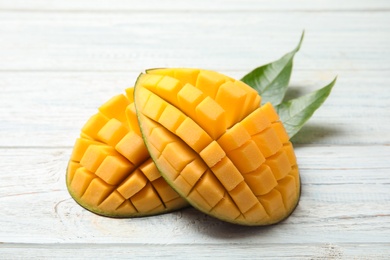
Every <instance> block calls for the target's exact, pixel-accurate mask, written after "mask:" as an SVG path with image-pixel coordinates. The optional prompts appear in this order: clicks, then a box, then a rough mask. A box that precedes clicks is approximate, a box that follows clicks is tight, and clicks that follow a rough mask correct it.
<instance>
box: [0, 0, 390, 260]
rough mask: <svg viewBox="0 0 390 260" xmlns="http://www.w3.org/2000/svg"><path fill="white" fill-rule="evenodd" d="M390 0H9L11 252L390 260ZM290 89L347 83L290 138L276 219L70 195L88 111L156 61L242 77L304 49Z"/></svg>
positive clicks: (3, 174)
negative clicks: (296, 191) (103, 209)
mask: <svg viewBox="0 0 390 260" xmlns="http://www.w3.org/2000/svg"><path fill="white" fill-rule="evenodd" d="M389 12H390V2H389V1H385V0H373V1H364V0H357V1H352V0H348V1H336V0H319V1H308V0H300V1H287V0H277V1H271V2H270V1H265V0H259V1H257V0H242V1H238V0H227V1H222V0H216V1H206V0H197V1H195V0H189V1H175V0H167V1H157V0H145V1H125V0H116V1H111V0H98V1H90V0H77V1H76V0H69V1H49V0H36V1H25V0H13V1H7V0H0V25H1V26H0V35H1V37H0V169H1V171H0V209H1V210H0V258H1V259H28V258H37V259H56V258H60V259H70V258H72V259H86V258H91V259H107V258H115V259H124V258H126V259H128V258H137V259H138V258H141V257H147V258H152V259H155V258H157V257H164V258H175V259H199V258H212V259H215V258H224V259H225V258H226V257H231V258H239V259H257V258H261V259H268V258H270V259H284V258H287V259H389V258H390V161H389V159H388V158H390V101H389V100H390V92H389V91H388V87H389V85H390V79H389V77H388V75H389V72H390V48H389V46H390V15H389ZM303 29H305V32H306V36H305V40H304V43H303V45H302V48H301V50H300V51H299V53H298V54H297V55H296V58H295V62H294V71H293V76H292V78H291V82H290V85H291V89H290V91H289V92H288V95H287V96H288V97H297V96H300V95H303V94H305V93H308V92H310V91H313V90H314V89H317V88H319V87H321V86H324V85H326V84H327V83H329V82H330V81H331V80H332V79H333V78H334V77H335V76H336V75H337V76H338V81H337V83H336V86H335V87H334V89H333V91H332V94H331V96H330V97H329V99H328V100H327V101H326V102H325V104H324V105H323V107H322V108H321V109H319V110H318V111H317V112H316V113H315V115H314V116H313V118H312V119H311V120H310V122H309V123H308V124H307V125H306V126H305V127H304V128H303V129H302V130H301V132H300V133H299V134H298V135H296V136H295V137H294V139H293V140H294V144H295V150H296V154H297V157H298V163H299V167H300V171H301V178H302V196H301V200H300V203H299V205H298V207H297V209H296V210H295V211H294V212H293V214H292V215H291V216H290V217H289V218H287V219H286V220H285V221H283V222H282V223H280V224H278V225H274V226H270V227H255V228H253V227H252V228H251V227H243V226H237V225H232V224H226V223H223V222H221V221H218V220H216V219H213V218H211V217H208V216H206V215H204V214H202V213H200V212H198V211H196V210H195V209H193V208H187V209H185V210H181V211H177V212H173V213H170V214H165V215H159V216H154V217H147V218H134V219H111V218H105V217H100V216H97V215H95V214H92V213H90V212H88V211H87V210H85V209H83V208H82V207H80V206H79V205H78V204H77V203H76V202H75V201H74V200H72V199H71V197H70V195H69V193H68V192H67V190H66V186H65V169H66V166H67V162H68V160H69V156H70V153H71V150H72V145H73V142H74V140H75V138H76V137H77V136H78V135H79V131H80V128H81V127H82V125H83V124H84V122H85V121H86V120H87V119H88V118H89V117H90V116H91V115H92V114H93V113H95V112H96V110H97V108H98V107H99V106H100V105H101V104H102V103H104V102H105V101H106V100H107V99H108V98H110V97H111V96H113V95H115V94H118V93H123V91H124V89H125V88H127V87H130V86H132V85H133V84H134V80H135V79H136V77H137V76H138V74H139V73H140V72H142V71H143V70H145V69H147V68H151V67H180V66H183V67H202V68H206V69H213V70H217V71H220V72H222V73H225V74H228V75H230V76H232V77H235V78H241V77H242V76H243V75H244V74H245V73H246V72H248V71H249V70H251V69H253V68H255V67H256V66H259V65H262V64H265V63H267V62H271V61H273V60H275V59H277V58H279V57H280V56H281V55H283V54H284V53H286V52H288V51H290V50H292V48H294V47H295V45H296V44H297V42H298V40H299V36H300V34H301V32H302V30H303Z"/></svg>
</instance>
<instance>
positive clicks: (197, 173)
mask: <svg viewBox="0 0 390 260" xmlns="http://www.w3.org/2000/svg"><path fill="white" fill-rule="evenodd" d="M206 170H207V165H206V164H205V163H204V162H203V160H201V159H200V158H196V159H195V160H193V161H192V162H190V163H189V164H187V165H186V166H185V167H184V169H183V170H182V171H181V172H180V176H182V177H183V178H184V179H185V180H186V181H187V182H188V183H189V185H191V186H194V185H195V183H196V182H197V181H198V180H199V178H200V177H201V176H202V175H203V173H204V172H205V171H206Z"/></svg>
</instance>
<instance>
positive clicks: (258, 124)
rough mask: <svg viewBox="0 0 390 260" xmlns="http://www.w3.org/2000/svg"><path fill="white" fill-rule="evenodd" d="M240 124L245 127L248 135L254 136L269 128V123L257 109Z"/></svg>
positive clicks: (261, 111)
mask: <svg viewBox="0 0 390 260" xmlns="http://www.w3.org/2000/svg"><path fill="white" fill-rule="evenodd" d="M241 124H242V125H243V126H244V127H245V129H246V131H248V133H249V134H250V135H255V134H257V133H260V132H261V131H263V130H264V129H265V128H267V127H268V126H270V125H271V122H270V121H269V119H268V118H267V117H266V116H265V114H264V112H263V110H261V109H260V108H258V109H256V110H255V111H253V112H252V113H251V114H249V115H248V116H247V117H245V118H244V119H243V120H242V121H241Z"/></svg>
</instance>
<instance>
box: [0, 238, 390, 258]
mask: <svg viewBox="0 0 390 260" xmlns="http://www.w3.org/2000/svg"><path fill="white" fill-rule="evenodd" d="M195 248H196V249H195ZM15 251H17V252H18V253H17V255H15ZM0 252H1V254H2V257H4V259H26V258H34V256H37V257H39V258H40V259H42V258H44V259H58V258H59V259H64V258H65V259H70V258H71V259H86V258H91V259H107V258H115V259H129V258H132V259H133V258H140V257H142V258H144V257H147V258H148V259H149V258H150V259H155V258H156V257H164V258H169V259H171V258H174V259H200V258H202V259H205V258H211V257H212V258H214V259H215V258H216V257H217V258H226V257H227V256H229V258H239V259H259V258H261V259H282V258H283V259H285V258H288V259H383V260H384V259H388V258H389V257H390V244H389V243H372V244H369V243H367V244H359V243H332V242H327V243H318V244H315V243H308V244H304V245H302V244H299V243H294V242H292V243H287V244H269V243H263V244H261V245H260V244H259V245H252V244H236V243H234V242H233V243H231V244H228V245H223V244H210V245H199V244H184V245H182V244H174V245H172V244H157V245H156V244H141V245H139V244H129V243H126V242H124V243H119V244H111V243H101V244H0Z"/></svg>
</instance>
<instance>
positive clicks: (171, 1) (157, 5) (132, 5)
mask: <svg viewBox="0 0 390 260" xmlns="http://www.w3.org/2000/svg"><path fill="white" fill-rule="evenodd" d="M91 3H92V2H91V1H90V0H68V1H50V0H36V1H33V2H31V1H26V0H13V1H6V0H2V1H0V9H2V10H7V11H10V10H12V11H26V10H27V11H32V10H34V11H35V10H36V11H72V12H73V11H89V12H90V11H104V12H107V11H115V12H128V11H130V12H139V11H148V12H150V11H168V12H172V11H193V10H195V11H213V12H218V11H235V12H240V11H248V10H250V11H277V12H280V11H296V10H304V11H320V12H326V11H332V12H334V11H344V10H347V11H350V10H353V11H357V10H358V11H377V10H383V9H386V8H390V4H389V2H388V1H385V0H374V1H369V2H368V1H364V0H360V1H351V0H349V1H342V2H340V1H337V0H330V1H329V0H319V1H315V3H314V2H313V1H309V0H301V1H288V0H278V1H271V2H270V1H265V0H242V1H232V0H228V1H226V0H224V1H223V0H215V1H207V0H196V1H195V0H190V1H177V0H166V1H158V0H144V1H131V2H130V1H126V0H116V1H110V0H99V1H93V4H91Z"/></svg>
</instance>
